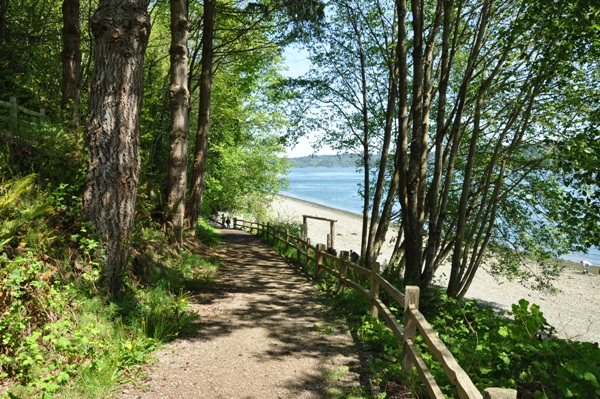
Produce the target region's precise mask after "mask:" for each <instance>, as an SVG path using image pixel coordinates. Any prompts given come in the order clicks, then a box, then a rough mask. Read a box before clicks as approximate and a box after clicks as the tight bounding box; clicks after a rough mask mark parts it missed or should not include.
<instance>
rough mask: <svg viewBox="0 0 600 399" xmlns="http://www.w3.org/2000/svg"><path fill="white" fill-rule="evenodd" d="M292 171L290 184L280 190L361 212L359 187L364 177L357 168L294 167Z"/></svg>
mask: <svg viewBox="0 0 600 399" xmlns="http://www.w3.org/2000/svg"><path fill="white" fill-rule="evenodd" d="M289 172H290V173H289V175H288V176H287V179H288V181H289V182H290V188H289V190H288V191H285V192H282V193H281V194H283V195H287V196H288V197H293V198H298V199H301V200H305V201H310V202H314V203H315V204H320V205H325V206H328V207H330V208H335V209H341V210H344V211H349V212H353V213H357V214H362V205H363V199H362V198H361V197H360V196H359V195H358V192H359V191H358V190H359V184H361V183H362V182H363V179H364V178H363V176H362V174H361V173H359V172H357V171H356V169H355V168H291V169H290V170H289Z"/></svg>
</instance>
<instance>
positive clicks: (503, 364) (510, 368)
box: [420, 294, 600, 398]
mask: <svg viewBox="0 0 600 399" xmlns="http://www.w3.org/2000/svg"><path fill="white" fill-rule="evenodd" d="M425 310H426V311H427V314H426V318H427V319H428V320H429V322H430V323H431V325H432V326H433V328H434V330H435V331H437V332H438V333H439V337H440V339H441V340H442V341H443V342H444V343H445V344H446V345H447V346H448V348H449V349H450V352H452V354H453V355H454V356H455V358H456V360H457V361H458V363H459V364H460V365H461V367H463V369H465V371H466V372H467V374H468V375H469V376H470V377H471V379H472V380H473V382H474V383H475V385H476V386H477V387H478V388H479V389H480V390H483V389H484V388H487V387H493V386H496V387H498V386H500V387H507V388H515V389H517V390H518V391H519V395H520V396H519V397H523V398H566V397H578V398H593V397H596V396H597V395H598V393H599V392H600V391H599V388H600V385H598V379H599V378H600V367H599V366H598V363H597V361H595V360H594V359H597V358H598V356H600V349H599V348H598V345H597V344H592V343H589V342H568V341H563V340H558V339H552V338H549V337H551V336H552V334H553V332H554V329H553V328H552V327H551V326H549V325H548V324H547V322H546V319H545V318H544V316H543V313H542V312H541V311H540V309H539V306H537V305H531V306H529V303H528V302H527V301H526V300H524V299H522V300H521V301H519V303H518V304H514V305H513V306H512V310H511V311H510V312H508V314H507V315H506V316H507V317H508V319H506V318H505V317H503V316H504V315H503V314H496V313H495V312H494V311H493V310H492V308H490V307H482V306H481V305H478V304H477V303H476V302H475V301H464V302H457V301H455V300H453V299H450V298H448V297H447V296H446V295H445V294H440V295H439V296H438V297H437V298H436V300H435V303H434V304H433V306H429V307H427V306H425ZM420 349H421V352H422V353H423V357H424V358H425V359H426V361H427V362H428V365H429V367H430V369H431V370H432V372H433V373H434V376H435V379H436V381H438V383H439V384H440V386H441V387H442V389H443V390H444V393H445V394H446V395H448V397H455V396H454V395H456V394H455V391H454V389H453V388H452V387H451V385H450V382H449V381H448V379H447V378H446V376H445V373H444V372H443V370H442V368H441V365H440V364H439V363H437V362H434V361H432V356H431V354H430V352H429V351H428V350H427V349H426V348H425V344H424V343H423V342H422V340H420ZM575 365H577V366H575ZM557 375H564V376H565V378H566V377H567V376H568V377H569V378H570V379H569V380H568V381H569V382H567V380H565V379H562V378H557Z"/></svg>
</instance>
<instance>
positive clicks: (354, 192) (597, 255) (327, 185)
mask: <svg viewBox="0 0 600 399" xmlns="http://www.w3.org/2000/svg"><path fill="white" fill-rule="evenodd" d="M287 179H288V181H289V182H290V187H289V190H288V191H284V192H281V194H283V195H287V196H288V197H293V198H298V199H301V200H305V201H310V202H314V203H315V204H320V205H325V206H328V207H331V208H335V209H341V210H344V211H349V212H353V213H357V214H362V205H363V200H362V198H361V197H360V196H359V195H358V192H359V189H360V187H361V186H360V185H361V183H362V182H363V176H362V174H361V173H360V172H357V171H356V169H355V168H291V169H289V175H288V176H287ZM562 258H563V259H566V260H570V261H573V262H579V261H580V260H581V259H588V260H589V261H590V262H591V263H592V264H593V265H596V266H598V265H600V251H598V250H597V249H592V250H590V252H589V253H588V254H587V255H586V254H582V253H572V254H567V255H564V256H562Z"/></svg>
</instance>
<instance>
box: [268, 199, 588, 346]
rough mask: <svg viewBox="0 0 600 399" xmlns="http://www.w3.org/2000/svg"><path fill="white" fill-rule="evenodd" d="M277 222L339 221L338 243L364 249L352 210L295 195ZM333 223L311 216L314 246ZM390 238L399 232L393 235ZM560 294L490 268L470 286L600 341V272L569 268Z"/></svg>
mask: <svg viewBox="0 0 600 399" xmlns="http://www.w3.org/2000/svg"><path fill="white" fill-rule="evenodd" d="M270 212H271V216H272V218H273V219H274V220H278V221H286V222H295V223H302V216H303V215H309V216H317V217H321V218H328V219H333V220H336V223H335V234H334V247H335V248H336V249H337V250H338V251H340V250H351V249H352V250H354V251H360V243H361V231H362V218H361V217H360V215H356V214H353V213H350V212H345V211H340V210H337V209H333V208H328V207H325V206H321V205H317V204H313V203H311V202H307V201H302V200H298V199H295V198H290V197H285V196H277V197H276V198H275V199H274V201H273V203H272V204H271V209H270ZM329 229H330V223H329V222H327V221H323V220H315V219H308V237H309V238H310V239H311V242H312V243H313V244H316V243H323V244H325V243H327V234H329ZM389 236H390V239H392V236H395V233H394V234H389ZM390 241H391V240H388V242H387V243H386V245H385V246H384V248H383V249H382V253H381V255H380V257H379V259H378V260H379V261H380V262H381V263H385V262H386V261H387V260H388V259H389V257H390V255H391V253H392V250H393V246H394V243H393V242H390ZM448 276H449V268H444V267H442V268H440V269H439V270H438V273H437V275H436V276H435V277H434V280H435V282H436V283H438V284H440V285H442V286H444V285H445V283H446V281H447V278H448ZM554 285H555V288H557V290H558V292H556V293H553V292H550V291H534V290H531V289H528V288H526V287H523V286H522V285H521V284H519V283H518V282H514V281H509V280H507V279H503V278H500V279H496V278H494V277H492V276H491V275H490V274H489V273H488V272H487V270H486V269H485V267H483V268H482V269H480V270H479V271H478V273H477V275H476V277H475V280H474V281H473V284H471V287H470V289H469V292H468V293H467V295H466V298H469V299H476V300H478V301H480V302H482V303H485V304H489V305H490V306H493V307H495V308H497V309H502V310H509V309H510V308H511V305H512V304H514V303H517V302H518V301H519V300H520V299H522V298H524V299H526V300H527V301H529V303H530V304H536V305H539V306H540V309H541V311H542V312H543V313H544V316H545V317H546V319H547V320H548V323H549V324H550V325H552V326H553V327H554V328H555V329H556V330H557V335H558V336H559V337H560V338H565V339H570V340H574V341H588V342H600V316H599V315H600V311H599V310H598V306H599V301H598V299H599V297H600V295H599V293H600V275H598V274H597V272H594V273H590V274H586V275H584V274H581V271H579V270H578V269H565V270H564V271H563V273H562V274H561V276H560V277H559V278H558V279H557V280H556V281H555V284H554Z"/></svg>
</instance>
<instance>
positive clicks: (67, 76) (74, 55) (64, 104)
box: [60, 0, 81, 128]
mask: <svg viewBox="0 0 600 399" xmlns="http://www.w3.org/2000/svg"><path fill="white" fill-rule="evenodd" d="M62 14H63V28H62V41H63V49H62V52H61V61H62V95H61V100H60V108H61V109H63V110H66V111H67V112H68V116H69V119H70V121H71V126H72V127H73V128H77V126H79V117H80V106H81V50H80V43H81V27H80V24H79V14H80V5H79V0H63V4H62Z"/></svg>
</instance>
